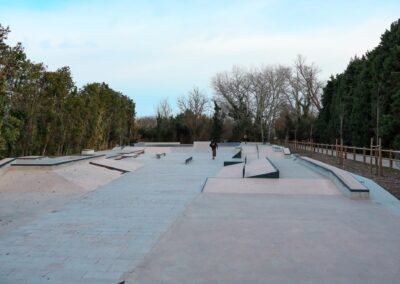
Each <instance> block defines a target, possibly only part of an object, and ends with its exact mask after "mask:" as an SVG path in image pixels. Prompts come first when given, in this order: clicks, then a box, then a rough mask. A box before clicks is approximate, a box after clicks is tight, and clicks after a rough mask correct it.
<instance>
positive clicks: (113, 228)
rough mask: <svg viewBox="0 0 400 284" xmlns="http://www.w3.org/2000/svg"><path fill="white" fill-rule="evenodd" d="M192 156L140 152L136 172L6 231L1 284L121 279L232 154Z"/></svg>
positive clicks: (0, 251) (0, 253) (96, 283)
mask: <svg viewBox="0 0 400 284" xmlns="http://www.w3.org/2000/svg"><path fill="white" fill-rule="evenodd" d="M189 154H190V155H192V156H193V159H194V160H193V162H192V163H191V164H188V165H185V164H184V160H185V158H187V156H188V155H189ZM189 154H188V153H186V154H184V153H169V154H167V156H166V157H163V158H161V159H156V158H155V157H154V154H152V153H151V154H146V155H143V156H141V157H138V158H137V160H135V161H140V162H143V167H141V168H139V169H137V170H136V171H135V172H131V173H127V174H124V175H122V177H121V178H119V179H117V180H114V181H112V182H110V183H108V184H107V185H105V186H103V187H101V188H99V189H97V190H96V191H93V192H90V193H88V194H86V195H84V196H82V197H81V198H79V199H78V200H74V201H73V202H70V203H68V204H66V205H65V206H64V207H63V208H61V209H60V210H58V211H55V212H51V213H49V214H46V215H42V216H41V217H40V218H39V219H36V220H34V221H32V222H30V223H29V224H26V225H23V226H20V227H18V228H16V229H14V230H12V231H8V232H5V233H4V234H1V238H0V283H1V284H23V283H27V284H36V283H52V284H53V283H54V284H64V283H71V284H75V283H85V284H87V283H93V284H103V283H104V284H106V283H107V284H108V283H118V282H119V281H120V280H121V279H122V278H124V274H125V273H127V272H129V271H130V270H132V269H133V268H134V267H135V265H136V264H137V263H138V262H139V261H140V260H141V259H142V258H143V256H144V255H146V254H147V253H148V252H149V251H150V250H151V248H152V247H153V245H154V244H155V243H156V242H157V240H158V239H159V238H160V236H161V235H162V234H163V233H165V232H166V231H167V230H168V228H169V227H170V225H171V224H172V223H173V222H174V221H175V220H176V218H177V217H178V216H180V215H181V214H182V212H183V210H184V209H185V208H186V206H187V205H188V204H189V203H190V202H191V200H192V199H193V198H194V197H196V196H197V195H198V194H199V193H200V191H201V189H202V186H203V184H204V181H205V180H206V178H207V177H208V176H213V175H214V174H215V173H216V172H217V171H218V170H219V169H220V168H221V167H222V164H223V160H224V159H225V158H228V157H230V156H231V155H232V153H230V152H229V151H228V152H227V153H225V154H224V153H223V152H220V153H219V155H218V157H217V160H211V154H210V155H205V154H196V153H189ZM224 155H225V158H224ZM100 169H102V168H100Z"/></svg>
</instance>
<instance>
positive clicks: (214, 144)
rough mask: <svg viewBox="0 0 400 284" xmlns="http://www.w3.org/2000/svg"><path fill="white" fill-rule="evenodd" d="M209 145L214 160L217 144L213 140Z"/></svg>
mask: <svg viewBox="0 0 400 284" xmlns="http://www.w3.org/2000/svg"><path fill="white" fill-rule="evenodd" d="M210 147H211V150H212V159H213V160H214V159H215V157H216V156H217V149H218V144H217V142H215V141H214V140H212V141H211V143H210Z"/></svg>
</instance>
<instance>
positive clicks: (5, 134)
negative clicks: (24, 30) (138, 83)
mask: <svg viewBox="0 0 400 284" xmlns="http://www.w3.org/2000/svg"><path fill="white" fill-rule="evenodd" d="M8 33H9V29H8V28H4V27H2V26H1V25H0V157H4V156H19V155H60V154H66V153H68V154H71V153H78V152H80V151H81V150H82V149H83V148H94V149H106V148H109V147H112V146H114V145H116V144H120V145H121V144H127V143H129V142H130V141H131V138H132V137H133V127H134V119H135V104H134V102H133V101H132V100H131V99H130V98H128V97H127V96H124V95H122V94H121V93H119V92H116V91H114V90H112V89H111V88H109V87H108V85H106V84H104V83H92V84H88V85H86V86H84V87H83V88H82V89H81V90H77V88H76V86H75V84H74V82H73V79H72V76H71V71H70V69H69V68H68V67H63V68H60V69H58V70H56V71H55V72H50V71H47V70H46V68H45V67H44V65H43V64H36V63H33V62H31V61H30V60H28V59H27V58H26V56H25V53H24V51H23V48H22V46H21V45H20V44H17V45H16V46H13V47H11V46H8V45H7V44H6V42H5V40H6V39H7V34H8Z"/></svg>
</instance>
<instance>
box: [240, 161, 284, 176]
mask: <svg viewBox="0 0 400 284" xmlns="http://www.w3.org/2000/svg"><path fill="white" fill-rule="evenodd" d="M245 169H246V170H245V175H244V177H245V178H279V171H278V169H277V168H276V167H275V166H274V165H273V164H272V163H271V162H270V161H269V160H268V159H259V160H251V161H248V162H247V164H246V167H245Z"/></svg>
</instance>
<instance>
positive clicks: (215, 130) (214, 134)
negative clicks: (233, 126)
mask: <svg viewBox="0 0 400 284" xmlns="http://www.w3.org/2000/svg"><path fill="white" fill-rule="evenodd" d="M222 127H223V119H222V118H221V108H220V107H219V106H218V104H217V102H216V101H214V115H213V117H212V125H211V137H210V139H211V140H214V141H216V142H220V140H221V134H222Z"/></svg>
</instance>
